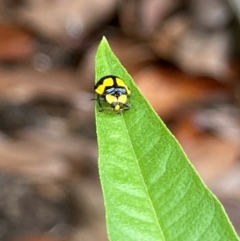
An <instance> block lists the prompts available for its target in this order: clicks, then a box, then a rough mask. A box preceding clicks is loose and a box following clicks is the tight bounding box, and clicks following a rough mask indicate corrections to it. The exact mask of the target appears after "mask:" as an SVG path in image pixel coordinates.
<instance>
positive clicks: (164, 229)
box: [96, 38, 239, 241]
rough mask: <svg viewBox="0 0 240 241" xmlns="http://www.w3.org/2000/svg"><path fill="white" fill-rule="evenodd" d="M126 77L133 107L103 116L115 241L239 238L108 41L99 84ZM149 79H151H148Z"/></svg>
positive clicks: (106, 190)
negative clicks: (104, 79)
mask: <svg viewBox="0 0 240 241" xmlns="http://www.w3.org/2000/svg"><path fill="white" fill-rule="evenodd" d="M105 75H116V76H119V77H121V78H122V79H123V80H125V82H126V83H127V85H128V86H129V88H130V89H131V92H132V95H131V98H130V103H131V106H132V108H131V109H130V110H128V111H124V112H123V113H122V114H121V115H118V114H116V113H114V112H113V111H103V112H98V109H97V107H96V124H97V136H98V145H99V172H100V179H101V185H102V190H103V196H104V203H105V209H106V222H107V228H108V235H109V239H110V240H112V241H128V240H129V241H130V240H134V241H135V240H136V241H141V240H142V241H162V240H164V241H173V240H174V241H176V240H177V241H200V240H201V241H235V240H239V238H238V237H237V235H236V232H235V231H234V229H233V227H232V225H231V223H230V222H229V219H228V217H227V215H226V213H225V212H224V209H223V207H222V205H221V204H220V202H219V201H218V200H217V199H216V197H215V196H214V195H213V194H212V193H211V192H210V191H209V190H208V189H207V187H206V186H205V185H204V184H203V182H202V180H201V179H200V177H199V176H198V174H197V173H196V171H195V170H194V168H193V166H192V165H191V164H190V162H189V160H188V159H187V157H186V155H185V154H184V152H183V150H182V148H181V147H180V145H179V143H178V142H177V141H176V139H175V138H174V136H173V135H172V134H171V133H170V132H169V130H168V129H167V128H166V126H165V125H164V123H163V122H162V121H161V120H160V119H159V117H158V116H157V114H156V113H155V112H154V111H153V109H152V107H151V106H150V105H149V103H148V102H147V101H146V100H145V99H144V97H143V96H142V94H141V93H140V91H139V90H138V89H137V87H136V86H135V84H134V82H133V80H132V78H131V77H130V76H129V74H128V73H127V71H126V70H125V69H124V68H123V66H122V65H121V64H120V62H119V61H118V59H117V58H116V56H115V55H114V54H113V53H112V51H111V49H110V47H109V45H108V43H107V40H106V39H105V38H104V39H103V40H102V41H101V43H100V46H99V48H98V52H97V57H96V80H98V79H100V78H101V77H103V76H105ZM146 81H148V80H147V79H146Z"/></svg>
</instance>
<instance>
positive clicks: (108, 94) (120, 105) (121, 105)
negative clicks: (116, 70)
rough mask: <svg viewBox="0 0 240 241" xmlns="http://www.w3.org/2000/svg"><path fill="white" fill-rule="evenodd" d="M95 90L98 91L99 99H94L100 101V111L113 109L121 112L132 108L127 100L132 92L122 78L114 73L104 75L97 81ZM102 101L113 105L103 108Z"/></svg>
mask: <svg viewBox="0 0 240 241" xmlns="http://www.w3.org/2000/svg"><path fill="white" fill-rule="evenodd" d="M94 90H95V92H96V93H97V99H94V100H97V101H98V103H99V106H100V111H102V110H104V109H111V110H113V111H116V112H118V113H119V112H121V111H122V110H128V109H130V105H129V104H128V103H127V101H128V98H129V97H130V95H131V92H130V89H129V88H128V87H127V85H126V84H125V83H124V81H123V80H122V79H121V78H119V77H117V76H114V75H107V76H104V77H103V78H101V79H100V80H99V81H98V82H97V83H96V85H95V86H94ZM101 102H107V103H108V104H110V106H111V107H110V108H102V105H101Z"/></svg>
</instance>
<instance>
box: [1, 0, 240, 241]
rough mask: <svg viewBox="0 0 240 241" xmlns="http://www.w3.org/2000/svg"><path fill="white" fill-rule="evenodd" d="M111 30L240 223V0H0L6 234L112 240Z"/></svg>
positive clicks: (22, 238)
mask: <svg viewBox="0 0 240 241" xmlns="http://www.w3.org/2000/svg"><path fill="white" fill-rule="evenodd" d="M103 35H105V36H106V37H107V39H108V40H109V43H110V45H111V47H112V49H113V51H114V52H115V54H116V55H117V56H118V57H119V59H120V60H121V62H122V64H123V65H124V66H125V67H126V69H127V70H128V71H129V73H130V74H131V75H132V76H133V77H134V80H135V82H136V84H137V85H138V86H139V88H140V89H141V90H142V92H143V93H144V95H145V96H146V98H147V99H148V100H149V101H150V103H151V104H152V105H153V107H154V109H155V110H156V111H157V113H158V114H159V115H160V116H161V118H162V119H163V120H164V122H165V123H166V124H167V125H168V127H169V128H170V129H171V131H172V132H173V133H174V135H175V136H176V137H177V138H178V140H179V141H180V143H181V145H182V146H183V148H184V150H185V151H186V153H187V155H188V156H189V158H190V160H191V161H192V163H193V165H194V166H195V167H196V168H197V170H198V172H199V173H200V175H201V176H202V178H203V180H204V181H205V183H206V184H207V185H208V186H209V187H210V188H211V190H212V191H213V192H214V193H215V194H216V195H217V196H218V198H219V199H220V200H221V202H222V203H223V204H224V206H225V209H226V211H227V213H228V214H229V216H230V219H231V221H232V222H233V224H234V226H235V228H236V230H237V231H238V233H239V234H240V148H239V147H240V108H239V107H240V80H239V77H240V71H239V70H240V68H239V67H240V58H239V55H240V44H239V43H240V2H239V1H238V0H111V1H108V0H101V1H99V0H88V1H80V0H35V1H31V0H1V1H0V241H18V240H19V241H27V240H28V241H40V240H41V241H50V240H52V241H53V240H63V239H64V240H71V241H75V240H83V241H95V240H98V241H107V235H106V227H105V220H104V207H103V201H102V194H101V189H100V184H99V179H98V169H97V157H98V155H97V143H96V133H95V124H94V103H92V102H91V98H93V96H94V91H93V85H94V78H95V76H94V57H95V53H96V48H97V46H98V44H99V41H100V40H101V39H102V36H103ZM149 144H150V143H149Z"/></svg>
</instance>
